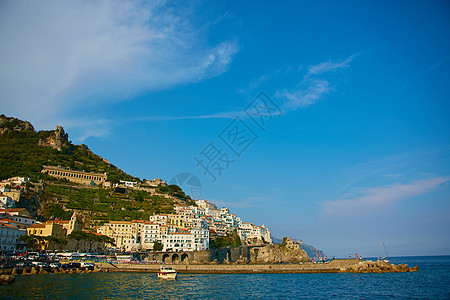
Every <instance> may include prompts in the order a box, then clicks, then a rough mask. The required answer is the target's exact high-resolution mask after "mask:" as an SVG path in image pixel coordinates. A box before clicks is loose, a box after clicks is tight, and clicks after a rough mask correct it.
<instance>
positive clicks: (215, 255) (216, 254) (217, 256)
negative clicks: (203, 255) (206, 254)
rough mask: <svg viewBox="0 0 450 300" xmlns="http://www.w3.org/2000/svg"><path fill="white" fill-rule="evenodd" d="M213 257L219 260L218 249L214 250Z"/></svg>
mask: <svg viewBox="0 0 450 300" xmlns="http://www.w3.org/2000/svg"><path fill="white" fill-rule="evenodd" d="M214 259H215V260H217V261H219V251H216V252H215V253H214Z"/></svg>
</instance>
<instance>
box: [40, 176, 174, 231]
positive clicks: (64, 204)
mask: <svg viewBox="0 0 450 300" xmlns="http://www.w3.org/2000/svg"><path fill="white" fill-rule="evenodd" d="M40 199H41V204H42V205H43V209H42V214H43V216H44V217H45V218H47V219H48V218H50V217H52V216H53V218H60V219H66V220H67V219H70V215H71V211H73V210H78V211H80V210H81V211H83V210H84V211H89V212H91V213H92V214H91V220H92V221H93V222H94V223H95V224H99V223H100V224H101V223H103V222H105V221H108V220H112V221H130V220H148V218H149V216H150V215H152V214H154V213H173V212H174V210H173V206H174V204H175V202H174V201H173V200H171V199H168V198H165V197H162V196H158V195H151V194H150V193H149V192H145V191H134V190H126V192H125V193H117V192H115V191H114V190H109V189H102V188H83V187H71V186H66V185H55V184H48V185H46V186H45V188H44V189H43V192H42V194H41V195H40Z"/></svg>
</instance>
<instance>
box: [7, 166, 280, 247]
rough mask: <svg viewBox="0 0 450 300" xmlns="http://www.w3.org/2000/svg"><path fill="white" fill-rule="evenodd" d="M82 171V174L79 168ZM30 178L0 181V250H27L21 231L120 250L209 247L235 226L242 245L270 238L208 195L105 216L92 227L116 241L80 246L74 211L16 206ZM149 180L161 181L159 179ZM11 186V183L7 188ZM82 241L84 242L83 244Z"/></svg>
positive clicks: (62, 173) (57, 172) (59, 173)
mask: <svg viewBox="0 0 450 300" xmlns="http://www.w3.org/2000/svg"><path fill="white" fill-rule="evenodd" d="M43 172H47V173H48V174H50V175H51V176H55V177H59V178H66V179H68V180H72V181H74V182H77V183H79V184H81V185H83V184H84V185H87V184H89V186H96V185H97V184H101V185H103V186H106V187H108V188H111V187H112V186H113V184H111V183H110V182H108V181H106V180H105V179H106V176H105V175H104V174H95V173H93V174H83V172H77V171H69V170H66V169H62V168H57V167H52V168H49V167H45V168H44V169H43ZM77 173H80V174H77ZM27 182H29V178H25V177H13V178H10V179H7V180H4V181H2V182H0V191H1V195H0V201H1V202H0V218H1V219H0V222H1V231H0V247H1V250H2V251H4V252H5V251H23V250H27V245H26V244H25V242H24V241H21V240H19V238H20V237H21V236H23V235H28V236H40V237H48V236H54V237H57V238H60V239H66V238H68V243H67V244H66V245H65V247H64V249H59V250H67V251H76V250H84V251H88V250H90V251H94V250H95V251H102V252H104V251H105V250H106V248H105V247H106V246H109V247H108V250H109V251H121V252H136V251H147V250H159V251H164V252H165V251H172V252H182V251H201V250H208V249H209V248H210V239H215V238H217V237H224V236H227V235H231V234H232V233H233V232H236V233H237V235H238V236H239V240H240V241H241V242H242V243H243V244H246V245H260V244H270V243H271V242H272V239H271V234H270V231H269V229H268V228H266V227H265V226H264V225H262V226H256V225H254V224H251V223H247V222H243V221H241V218H240V217H238V216H236V215H235V214H232V213H230V210H229V209H228V208H225V207H223V208H220V209H219V208H217V206H216V205H214V204H213V203H211V202H209V201H207V200H196V201H195V202H194V204H193V205H175V207H174V210H175V213H173V214H154V215H151V216H150V217H149V219H148V220H131V221H108V222H106V223H104V224H102V225H100V226H97V228H95V231H92V233H94V234H97V235H104V236H107V237H109V238H111V239H112V240H113V241H114V245H102V244H101V243H95V244H93V245H92V244H91V245H90V249H86V247H84V248H83V249H80V243H76V242H74V241H73V240H71V239H70V237H71V233H73V232H74V231H83V230H84V231H87V229H85V228H82V226H81V224H80V223H79V221H78V220H77V212H76V211H74V212H73V215H72V217H71V219H70V220H60V219H50V220H45V221H38V220H37V219H36V218H33V217H32V216H31V215H30V213H29V212H28V211H27V210H26V209H25V208H16V207H15V204H16V203H17V202H18V200H19V199H20V194H21V186H24V185H25V183H27ZM153 183H157V184H158V185H165V184H166V183H165V181H162V180H161V179H156V180H153ZM117 186H123V187H126V188H127V189H139V186H138V184H137V182H127V181H123V182H120V183H119V184H116V185H115V186H114V187H117ZM11 187H14V188H11ZM41 246H42V249H41V250H57V248H58V247H57V246H56V245H55V243H48V244H45V245H44V244H43V245H41ZM84 246H86V245H84Z"/></svg>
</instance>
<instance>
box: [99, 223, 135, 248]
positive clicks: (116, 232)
mask: <svg viewBox="0 0 450 300" xmlns="http://www.w3.org/2000/svg"><path fill="white" fill-rule="evenodd" d="M141 222H142V221H133V222H129V221H110V222H109V223H106V224H104V225H102V226H100V227H98V228H97V233H100V234H103V235H106V236H109V237H110V238H113V239H114V241H115V244H116V247H117V248H118V249H120V250H123V251H132V250H138V248H139V246H140V232H139V228H141V227H142V226H143V223H141Z"/></svg>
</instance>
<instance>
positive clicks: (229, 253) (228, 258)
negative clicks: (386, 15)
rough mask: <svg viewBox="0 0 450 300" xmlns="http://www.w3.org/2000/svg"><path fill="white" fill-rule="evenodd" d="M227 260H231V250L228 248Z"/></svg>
mask: <svg viewBox="0 0 450 300" xmlns="http://www.w3.org/2000/svg"><path fill="white" fill-rule="evenodd" d="M227 261H229V262H231V251H230V250H227Z"/></svg>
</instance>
